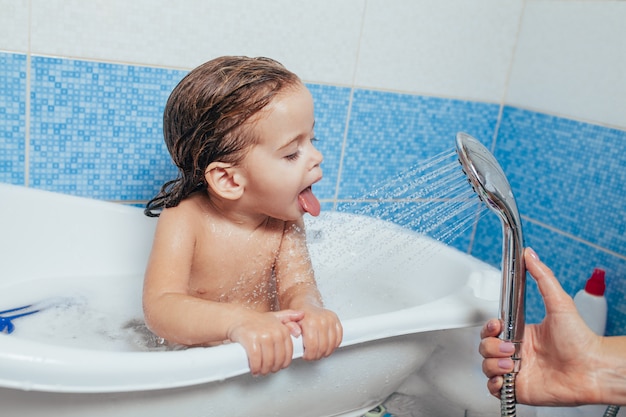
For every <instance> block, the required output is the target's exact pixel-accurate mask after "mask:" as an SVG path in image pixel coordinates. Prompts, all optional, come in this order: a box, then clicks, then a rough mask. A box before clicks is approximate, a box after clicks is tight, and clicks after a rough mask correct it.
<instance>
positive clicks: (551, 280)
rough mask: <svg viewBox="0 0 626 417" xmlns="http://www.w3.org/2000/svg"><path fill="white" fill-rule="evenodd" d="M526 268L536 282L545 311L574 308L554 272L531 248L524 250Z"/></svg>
mask: <svg viewBox="0 0 626 417" xmlns="http://www.w3.org/2000/svg"><path fill="white" fill-rule="evenodd" d="M524 261H525V263H526V269H527V270H528V272H530V275H531V276H532V277H533V278H534V279H535V281H536V282H537V286H538V287H539V292H540V293H541V296H542V297H543V302H544V304H545V306H546V313H548V312H556V311H562V310H563V307H565V308H566V309H567V310H569V309H570V308H572V307H573V308H575V307H574V305H573V301H572V299H571V297H570V296H569V295H568V294H567V293H566V292H565V291H564V290H563V287H561V284H560V283H559V281H558V280H557V279H556V277H555V276H554V273H553V272H552V270H551V269H550V268H548V266H547V265H546V264H544V263H543V262H541V260H540V259H539V256H538V255H537V253H536V252H535V251H534V250H533V249H531V248H526V249H525V250H524Z"/></svg>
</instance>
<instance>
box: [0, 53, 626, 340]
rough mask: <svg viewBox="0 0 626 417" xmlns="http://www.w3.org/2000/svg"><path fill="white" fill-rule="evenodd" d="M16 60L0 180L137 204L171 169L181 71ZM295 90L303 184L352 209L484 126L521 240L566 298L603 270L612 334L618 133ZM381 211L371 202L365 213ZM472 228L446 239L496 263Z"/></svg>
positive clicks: (622, 198)
mask: <svg viewBox="0 0 626 417" xmlns="http://www.w3.org/2000/svg"><path fill="white" fill-rule="evenodd" d="M27 66H28V61H27V59H26V56H25V55H20V54H11V53H0V82H1V83H2V84H0V85H1V86H2V87H0V123H1V124H2V126H3V129H1V130H0V141H1V144H2V146H0V181H3V182H9V183H13V184H21V185H24V184H27V185H28V186H32V187H36V188H42V189H47V190H51V191H58V192H63V193H69V194H75V195H80V196H85V197H91V198H98V199H106V200H114V201H120V202H127V203H131V204H137V203H138V202H142V201H146V200H148V199H149V198H151V197H152V196H153V195H154V194H155V193H156V192H157V191H158V189H159V187H160V186H161V184H162V183H163V182H165V181H166V180H168V179H170V178H172V177H173V176H174V175H176V170H175V169H174V167H173V166H172V164H171V162H170V159H169V156H168V154H167V151H166V149H165V146H164V144H163V139H162V132H161V117H162V111H163V106H164V104H165V101H166V99H167V97H168V95H169V92H170V91H171V89H172V88H173V87H174V86H175V84H176V83H177V82H178V81H179V80H180V79H181V78H182V77H183V76H184V74H185V73H186V72H184V71H175V70H166V69H160V68H147V67H139V66H130V65H119V64H110V63H99V62H87V61H80V60H72V59H58V58H48V57H39V56H33V57H32V61H31V62H30V85H28V77H27V74H28V73H29V71H28V70H29V68H28V67H27ZM308 87H309V89H310V90H311V92H312V94H313V97H314V100H315V105H316V118H317V123H316V135H317V136H318V137H319V139H320V141H319V142H318V143H317V146H318V148H319V149H320V150H321V151H322V153H323V154H324V157H325V160H324V163H323V169H324V179H323V180H322V181H321V182H320V183H319V184H317V185H316V193H317V195H318V196H319V197H320V198H321V199H322V207H323V209H325V210H331V209H342V208H343V209H346V207H347V209H348V210H353V211H358V210H360V209H361V207H362V206H363V203H359V207H358V208H355V207H356V206H355V205H354V203H353V199H354V198H359V197H361V196H363V195H366V194H367V193H368V192H370V191H371V190H372V187H373V186H375V184H379V183H381V182H384V181H385V180H386V179H387V178H391V177H394V176H396V175H398V174H400V173H402V172H403V171H405V170H407V169H409V168H410V167H412V166H414V165H415V164H416V163H419V162H420V161H422V160H424V159H428V158H430V157H432V156H433V155H436V154H439V153H441V152H446V151H447V150H450V151H451V150H452V149H453V147H454V137H455V134H456V132H457V131H460V130H463V131H466V132H468V133H470V134H472V135H474V136H476V137H477V138H478V139H480V140H481V141H483V143H485V144H486V145H489V146H491V145H492V142H493V138H494V135H495V132H496V128H497V129H498V130H497V140H496V142H495V154H496V157H497V158H498V160H499V161H500V162H501V164H502V165H503V167H504V169H505V172H506V173H507V175H508V176H509V179H510V181H511V184H512V186H513V190H514V193H515V194H516V196H517V199H518V204H519V206H520V211H521V213H522V216H523V218H524V220H523V221H524V228H525V232H526V242H527V244H528V245H530V246H533V247H534V248H535V250H536V251H537V252H538V253H539V255H540V256H541V257H542V258H543V259H544V260H545V261H546V263H547V264H548V265H549V266H550V267H552V268H553V269H554V271H555V273H556V275H557V276H558V277H559V279H560V280H561V282H562V283H563V286H564V288H565V289H566V290H567V291H568V292H569V293H570V294H574V293H575V292H576V291H577V290H578V289H580V288H581V287H582V286H583V285H584V282H585V280H586V279H587V277H588V275H589V274H590V273H591V271H592V270H593V268H594V267H597V266H600V267H603V268H605V269H606V271H607V284H608V286H607V298H608V300H609V304H610V314H609V323H608V329H607V332H608V333H609V334H626V306H624V304H625V303H623V300H624V296H625V294H624V293H625V291H626V233H624V232H625V229H626V221H624V218H625V217H626V216H625V215H624V214H625V211H626V210H625V209H624V208H625V207H626V192H625V189H624V183H625V182H626V181H625V180H626V152H625V151H626V132H625V131H621V130H616V129H608V128H603V127H599V126H595V125H592V124H588V123H581V122H576V121H572V120H568V119H563V118H558V117H554V116H549V115H545V114H541V113H535V112H530V111H527V110H522V109H517V108H513V107H505V108H504V109H503V112H502V115H501V116H499V111H500V106H499V105H496V104H490V103H478V102H471V101H463V100H451V99H445V98H437V97H420V96H415V95H409V94H400V93H390V92H381V91H370V90H363V89H354V90H352V89H350V88H347V87H338V86H329V85H316V84H308ZM27 91H29V92H30V96H29V97H27V94H28V93H27ZM27 98H28V100H27ZM27 108H29V109H30V114H29V115H28V116H29V117H28V118H27ZM499 118H500V120H499ZM27 120H29V121H30V124H29V126H28V129H27V125H26V124H27ZM498 121H499V124H498ZM365 204H367V203H365ZM406 207H408V206H407V205H401V206H397V207H396V208H393V209H392V210H391V211H389V210H384V212H385V213H387V214H386V215H389V214H388V213H397V211H398V210H402V209H404V208H406ZM382 208H383V206H376V207H374V208H373V209H371V210H373V211H372V212H375V213H377V215H379V214H378V213H383V211H378V210H379V209H382ZM380 215H381V216H383V217H384V216H385V214H380ZM393 216H395V214H393V215H392V217H393ZM473 233H474V229H473V228H470V229H468V230H466V231H464V233H463V234H459V236H456V237H455V238H454V239H453V240H452V241H450V243H451V244H452V245H453V246H455V247H457V248H459V249H461V250H464V251H469V252H471V253H472V254H473V255H475V256H477V257H479V258H481V259H483V260H486V261H487V262H489V263H491V264H493V265H499V262H500V256H501V254H500V251H501V243H502V242H501V240H502V238H501V228H500V224H499V221H498V219H497V218H496V217H495V215H491V214H490V213H488V214H485V215H483V217H482V218H481V219H480V221H478V223H477V227H476V231H475V235H474V234H473ZM529 282H531V281H529ZM527 314H528V319H529V321H531V322H532V321H538V320H540V319H541V317H542V315H543V307H542V302H541V298H540V296H539V294H538V292H537V290H536V287H535V286H534V284H533V283H532V282H531V283H530V284H529V289H528V298H527Z"/></svg>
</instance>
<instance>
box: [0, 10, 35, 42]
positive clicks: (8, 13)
mask: <svg viewBox="0 0 626 417" xmlns="http://www.w3.org/2000/svg"><path fill="white" fill-rule="evenodd" d="M0 50H4V51H11V52H21V53H27V52H28V0H0Z"/></svg>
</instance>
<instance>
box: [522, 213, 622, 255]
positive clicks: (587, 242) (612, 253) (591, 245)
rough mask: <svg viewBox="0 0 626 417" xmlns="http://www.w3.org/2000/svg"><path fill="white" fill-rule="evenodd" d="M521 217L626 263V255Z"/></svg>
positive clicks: (526, 217)
mask: <svg viewBox="0 0 626 417" xmlns="http://www.w3.org/2000/svg"><path fill="white" fill-rule="evenodd" d="M521 217H522V219H524V220H526V221H527V222H529V223H532V224H535V225H537V226H540V227H543V228H544V229H548V230H549V231H551V232H554V233H556V234H559V235H561V236H564V237H566V238H568V239H571V240H573V241H576V242H578V243H582V244H583V245H587V246H590V247H592V248H594V249H596V250H599V251H600V252H604V253H606V254H608V255H611V256H614V257H616V258H619V259H622V260H625V261H626V255H624V254H621V253H617V252H614V251H612V250H610V249H607V248H605V247H602V246H600V245H597V244H595V243H593V242H590V241H588V240H585V239H581V238H580V237H578V236H575V235H573V234H571V233H568V232H566V231H563V230H561V229H557V228H556V227H553V226H550V225H548V224H545V223H542V222H540V221H538V220H534V219H532V218H530V217H528V216H521Z"/></svg>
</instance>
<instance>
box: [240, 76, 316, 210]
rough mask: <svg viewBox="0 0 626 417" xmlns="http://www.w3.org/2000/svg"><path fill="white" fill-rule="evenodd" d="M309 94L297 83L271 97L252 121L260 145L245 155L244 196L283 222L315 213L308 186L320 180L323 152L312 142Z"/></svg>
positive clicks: (310, 98)
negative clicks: (254, 120) (256, 118)
mask: <svg viewBox="0 0 626 417" xmlns="http://www.w3.org/2000/svg"><path fill="white" fill-rule="evenodd" d="M314 124H315V118H314V115H313V98H312V97H311V93H310V92H309V90H307V88H306V87H305V86H304V85H302V84H298V85H297V86H295V87H292V88H288V89H287V90H285V91H283V92H281V93H280V94H279V95H278V96H277V97H275V98H274V99H273V100H272V101H271V102H270V104H268V105H267V106H266V107H265V108H264V109H263V111H262V112H261V113H260V117H259V120H257V122H256V123H255V125H254V130H255V134H256V135H257V136H258V137H259V143H258V144H257V145H254V146H253V147H252V148H251V149H250V151H249V152H248V153H247V155H246V157H245V159H244V161H243V163H242V168H243V170H244V172H245V178H246V179H245V188H244V195H245V198H247V199H248V201H249V202H251V203H252V205H253V207H254V208H255V209H257V210H258V211H259V213H263V214H265V215H268V216H271V217H274V218H278V219H281V220H296V219H298V218H300V217H301V216H302V215H303V214H304V213H305V212H309V213H311V214H312V215H314V216H316V215H318V214H319V202H318V200H317V198H315V197H314V196H313V194H312V193H311V190H310V187H311V185H313V184H314V183H316V182H317V181H319V180H321V179H322V169H321V168H320V163H321V162H322V159H323V157H322V154H321V153H320V152H319V151H318V150H317V149H316V148H315V147H314V146H313V140H314V138H315V136H314V132H313V127H314Z"/></svg>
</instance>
